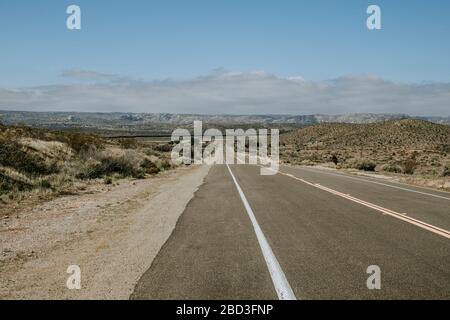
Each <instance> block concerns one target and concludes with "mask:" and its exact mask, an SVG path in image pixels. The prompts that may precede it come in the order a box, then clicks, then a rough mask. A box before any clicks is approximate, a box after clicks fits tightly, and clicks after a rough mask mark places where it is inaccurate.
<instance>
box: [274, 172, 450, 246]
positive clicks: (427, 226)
mask: <svg viewBox="0 0 450 320" xmlns="http://www.w3.org/2000/svg"><path fill="white" fill-rule="evenodd" d="M278 173H280V174H282V175H285V176H287V177H289V178H293V179H296V180H298V181H301V182H303V183H306V184H308V185H310V186H312V187H315V188H318V189H321V190H323V191H327V192H329V193H332V194H334V195H337V196H340V197H342V198H345V199H347V200H350V201H353V202H356V203H359V204H361V205H363V206H366V207H369V208H371V209H374V210H377V211H380V212H382V213H383V214H387V215H389V216H391V217H394V218H397V219H400V220H402V221H405V222H408V223H410V224H413V225H415V226H417V227H420V228H422V229H425V230H428V231H430V232H433V233H435V234H437V235H440V236H442V237H444V238H447V239H450V231H448V230H445V229H442V228H439V227H436V226H434V225H432V224H429V223H426V222H423V221H421V220H418V219H414V218H411V217H408V216H407V215H406V214H405V213H398V212H395V211H393V210H390V209H386V208H383V207H381V206H379V205H376V204H373V203H370V202H367V201H364V200H361V199H358V198H355V197H352V196H350V195H348V194H344V193H342V192H339V191H336V190H333V189H331V188H327V187H324V186H322V185H320V184H314V183H311V182H309V181H306V180H304V179H301V178H298V177H296V176H294V175H292V174H289V173H284V172H281V171H279V172H278Z"/></svg>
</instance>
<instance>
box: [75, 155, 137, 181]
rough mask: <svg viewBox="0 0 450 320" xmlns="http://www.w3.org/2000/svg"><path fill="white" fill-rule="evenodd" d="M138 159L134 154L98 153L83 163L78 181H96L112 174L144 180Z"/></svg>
mask: <svg viewBox="0 0 450 320" xmlns="http://www.w3.org/2000/svg"><path fill="white" fill-rule="evenodd" d="M139 164H140V157H139V156H138V155H137V153H135V152H126V153H125V154H122V155H116V154H114V153H112V152H106V151H102V152H98V153H97V154H95V156H94V157H92V158H90V159H88V160H87V161H85V162H83V163H82V165H81V167H80V172H79V173H78V174H77V175H76V177H77V178H78V179H98V178H102V177H105V176H108V175H112V174H118V175H119V176H121V177H134V178H144V176H145V172H144V170H143V169H142V168H141V167H140V165H139Z"/></svg>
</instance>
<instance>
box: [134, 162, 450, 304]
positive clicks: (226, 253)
mask: <svg viewBox="0 0 450 320" xmlns="http://www.w3.org/2000/svg"><path fill="white" fill-rule="evenodd" d="M259 173H260V171H259V167H257V166H250V165H232V166H230V170H229V169H228V167H227V166H225V165H217V166H214V167H213V168H211V170H210V173H209V175H208V176H207V178H206V181H205V183H204V184H203V185H202V186H201V188H200V189H199V190H198V191H197V193H196V195H195V197H194V198H193V199H192V200H191V202H190V203H189V205H188V206H187V208H186V210H185V212H184V213H183V215H182V216H181V218H180V220H179V222H178V224H177V226H176V228H175V230H174V232H173V234H172V235H171V237H170V238H169V240H168V241H167V243H166V244H165V245H164V246H163V248H162V249H161V251H160V252H159V254H158V256H157V257H156V258H155V260H154V262H153V264H152V266H151V267H150V269H149V270H148V271H147V272H146V273H145V274H144V275H143V276H142V278H141V280H140V281H139V283H138V285H137V286H136V289H135V292H134V294H133V296H132V298H134V299H277V298H280V294H279V290H278V289H279V287H281V288H283V284H282V281H281V284H280V274H281V275H282V276H284V277H285V280H286V282H287V287H288V288H287V290H292V294H293V296H294V297H295V298H297V299H348V298H354V299H397V298H402V299H421V298H440V299H449V298H450V240H449V238H448V237H446V236H445V235H446V234H445V232H441V233H439V232H436V230H443V231H447V230H449V226H450V196H449V195H448V194H447V193H441V192H434V191H430V190H427V189H422V188H414V187H409V186H404V185H398V184H394V183H381V184H379V183H376V182H377V181H372V179H365V178H358V179H353V177H351V176H347V175H342V176H341V174H337V173H333V172H327V171H322V170H317V169H306V168H292V167H282V168H280V173H279V174H277V175H273V176H261V175H260V174H259ZM385 184H386V185H385ZM389 185H392V186H389ZM354 199H357V201H356V200H354ZM372 205H373V206H372ZM379 207H381V208H384V209H386V210H388V211H386V212H383V210H379V209H378V208H379ZM390 211H392V212H397V213H399V214H401V216H405V217H408V218H411V219H412V220H411V221H413V222H411V221H408V220H406V219H403V220H402V219H401V217H396V216H394V215H391V214H389V212H390ZM252 215H253V217H252ZM414 221H419V222H421V223H424V224H425V225H429V226H431V227H430V228H428V229H427V228H426V227H424V226H423V225H420V224H419V223H414ZM255 222H256V224H257V227H255ZM432 227H435V228H436V230H434V229H433V228H432ZM258 229H259V230H260V233H261V234H258ZM261 235H262V236H263V240H265V241H266V242H267V243H266V244H264V241H262V240H261ZM267 248H269V249H270V250H269V253H270V252H271V253H272V254H273V260H270V258H269V260H268V258H267V257H268V255H267V252H268V251H267ZM269 256H270V254H269ZM273 261H275V262H276V264H278V267H279V270H277V268H275V269H274V268H273ZM371 265H377V266H379V267H380V269H381V289H380V290H369V289H368V288H367V286H366V281H367V278H368V277H369V274H367V273H366V270H367V267H368V266H371ZM275 267H276V266H275ZM274 270H275V271H274ZM277 277H278V278H277ZM281 279H282V277H281ZM284 287H286V286H284Z"/></svg>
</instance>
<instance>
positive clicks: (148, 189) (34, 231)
mask: <svg viewBox="0 0 450 320" xmlns="http://www.w3.org/2000/svg"><path fill="white" fill-rule="evenodd" d="M208 171H209V167H207V166H201V167H194V166H193V167H189V168H179V169H176V170H173V171H168V172H165V173H162V174H160V175H158V176H156V177H154V178H150V179H146V180H135V181H123V182H121V183H120V185H118V186H106V185H98V186H95V187H93V188H92V189H89V190H88V191H89V192H86V193H84V194H82V195H74V196H65V197H60V198H57V199H54V200H52V201H50V202H46V203H42V204H39V205H37V206H34V207H32V208H29V209H28V210H25V211H23V212H14V213H12V214H11V215H9V216H7V217H6V218H3V219H2V220H0V240H1V241H0V269H1V273H0V299H128V298H129V296H130V294H131V293H132V291H133V289H134V286H135V284H136V282H137V281H138V280H139V278H140V276H141V275H142V274H143V273H144V272H145V271H146V270H147V269H148V268H149V267H150V265H151V263H152V261H153V259H154V257H155V256H156V254H157V253H158V251H159V250H160V248H161V247H162V245H163V244H164V243H165V241H166V240H167V239H168V237H169V236H170V234H171V233H172V231H173V229H174V227H175V225H176V222H177V220H178V218H179V216H180V215H181V213H182V212H183V211H184V208H185V207H186V205H187V203H188V202H189V201H190V199H191V198H192V197H193V195H194V193H195V191H196V190H197V188H198V187H199V186H200V185H201V184H202V182H203V179H204V177H205V176H206V175H207V173H208ZM70 265H78V266H79V267H80V268H81V286H82V288H81V290H69V289H67V287H66V281H67V278H68V277H69V276H70V275H69V274H67V268H68V266H70Z"/></svg>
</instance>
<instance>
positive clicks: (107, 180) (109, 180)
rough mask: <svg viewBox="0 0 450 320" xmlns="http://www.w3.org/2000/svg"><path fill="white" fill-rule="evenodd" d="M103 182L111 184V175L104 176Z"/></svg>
mask: <svg viewBox="0 0 450 320" xmlns="http://www.w3.org/2000/svg"><path fill="white" fill-rule="evenodd" d="M103 183H104V184H112V178H111V177H106V178H105V179H104V180H103Z"/></svg>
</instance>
